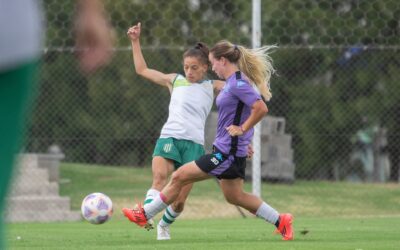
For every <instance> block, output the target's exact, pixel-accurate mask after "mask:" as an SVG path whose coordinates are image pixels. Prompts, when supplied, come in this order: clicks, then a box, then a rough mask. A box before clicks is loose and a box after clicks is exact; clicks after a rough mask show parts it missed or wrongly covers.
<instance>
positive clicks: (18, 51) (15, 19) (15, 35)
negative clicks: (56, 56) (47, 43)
mask: <svg viewBox="0 0 400 250" xmlns="http://www.w3.org/2000/svg"><path fill="white" fill-rule="evenodd" d="M40 3H41V1H39V0H0V71H2V70H7V69H11V68H13V67H16V66H18V65H20V64H22V63H28V62H31V61H33V60H35V59H38V58H39V56H40V54H41V50H42V40H43V37H42V35H43V25H42V23H43V18H42V10H41V5H40Z"/></svg>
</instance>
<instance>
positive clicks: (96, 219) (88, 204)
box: [81, 193, 113, 224]
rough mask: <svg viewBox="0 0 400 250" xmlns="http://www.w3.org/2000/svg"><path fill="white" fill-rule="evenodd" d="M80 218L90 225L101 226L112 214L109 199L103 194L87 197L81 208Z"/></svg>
mask: <svg viewBox="0 0 400 250" xmlns="http://www.w3.org/2000/svg"><path fill="white" fill-rule="evenodd" d="M81 211H82V216H83V218H85V220H87V221H89V222H90V223H92V224H103V223H104V222H106V221H108V220H109V219H110V218H111V216H112V214H113V207H112V201H111V199H110V198H109V197H108V196H107V195H105V194H103V193H92V194H89V195H87V196H86V197H85V198H84V199H83V201H82V206H81Z"/></svg>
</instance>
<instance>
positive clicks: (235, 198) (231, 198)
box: [225, 194, 241, 205]
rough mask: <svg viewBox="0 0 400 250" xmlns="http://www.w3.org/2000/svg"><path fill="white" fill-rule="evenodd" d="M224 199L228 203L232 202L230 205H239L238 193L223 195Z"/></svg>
mask: <svg viewBox="0 0 400 250" xmlns="http://www.w3.org/2000/svg"><path fill="white" fill-rule="evenodd" d="M225 199H226V201H227V202H228V203H230V204H232V205H239V204H240V199H241V197H240V195H236V194H228V195H225Z"/></svg>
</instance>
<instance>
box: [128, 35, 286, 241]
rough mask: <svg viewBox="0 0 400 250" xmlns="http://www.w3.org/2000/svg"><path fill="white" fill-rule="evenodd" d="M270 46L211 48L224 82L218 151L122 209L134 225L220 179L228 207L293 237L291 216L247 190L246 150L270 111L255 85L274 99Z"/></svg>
mask: <svg viewBox="0 0 400 250" xmlns="http://www.w3.org/2000/svg"><path fill="white" fill-rule="evenodd" d="M270 48H271V47H269V46H265V47H262V48H259V49H254V50H250V49H247V48H245V47H243V46H237V45H234V44H232V43H230V42H228V41H221V42H219V43H217V44H216V45H215V46H214V47H213V48H212V49H211V50H210V54H209V59H210V62H211V64H212V70H213V71H214V72H215V73H216V74H217V75H218V76H219V77H221V78H223V79H225V80H226V84H225V85H224V87H223V89H222V90H221V93H220V94H219V95H218V97H217V99H216V104H217V107H218V127H217V134H216V138H215V141H214V152H213V153H212V154H208V155H204V156H202V157H200V158H199V159H198V160H195V161H192V162H190V163H187V164H185V165H184V166H182V167H181V168H179V169H178V170H177V171H175V172H174V173H173V174H172V178H171V180H170V182H169V183H168V184H167V186H166V187H165V188H164V189H163V190H162V191H161V192H160V193H159V195H158V196H157V197H156V198H155V199H154V200H153V201H152V202H151V203H149V204H146V205H145V206H144V207H141V206H140V204H139V205H138V206H137V207H136V208H135V209H124V210H125V215H127V217H128V218H129V219H130V220H131V221H132V222H135V223H136V224H137V225H139V226H142V227H143V226H144V225H145V224H146V223H147V220H148V219H150V218H152V217H153V216H154V215H156V214H157V213H158V212H160V211H161V210H163V209H164V208H165V207H167V206H168V204H171V203H172V202H173V201H175V200H176V199H177V197H178V195H179V190H180V189H181V188H182V187H184V186H185V185H188V184H192V183H194V182H196V181H201V180H205V179H208V178H210V177H212V176H215V177H217V178H219V179H220V180H221V181H220V184H221V185H220V186H221V189H222V192H223V194H224V196H225V198H226V200H227V201H228V202H229V203H231V204H234V205H238V206H241V207H243V208H245V209H247V210H248V211H250V212H251V213H254V214H256V215H257V216H258V217H260V218H263V219H265V220H266V221H267V222H269V223H271V224H274V225H275V226H276V228H277V232H279V233H280V234H281V235H282V238H283V240H292V239H293V229H292V221H293V216H292V215H291V214H279V213H278V212H277V211H276V210H275V209H274V208H272V207H271V206H270V205H268V204H267V203H265V202H264V201H263V200H261V199H260V198H259V197H257V196H255V195H253V194H250V193H246V192H244V190H243V182H244V176H245V167H246V160H245V158H246V150H247V146H248V145H249V143H250V141H251V139H252V137H253V132H254V129H253V127H254V125H255V124H257V123H258V122H259V121H260V120H261V119H262V117H263V116H264V115H265V114H266V113H267V112H268V109H267V106H266V105H265V103H264V101H263V100H262V97H261V96H260V94H259V93H258V92H257V91H256V90H255V89H254V88H253V87H252V84H255V85H256V86H257V87H258V90H259V91H260V93H261V95H262V96H263V97H264V99H266V100H269V99H270V98H271V93H270V91H269V88H268V86H267V84H268V83H269V79H270V77H271V74H272V73H273V72H274V68H273V66H272V63H271V58H270V57H269V56H268V54H267V52H268V50H269V49H270Z"/></svg>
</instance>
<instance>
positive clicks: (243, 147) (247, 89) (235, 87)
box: [214, 71, 261, 157]
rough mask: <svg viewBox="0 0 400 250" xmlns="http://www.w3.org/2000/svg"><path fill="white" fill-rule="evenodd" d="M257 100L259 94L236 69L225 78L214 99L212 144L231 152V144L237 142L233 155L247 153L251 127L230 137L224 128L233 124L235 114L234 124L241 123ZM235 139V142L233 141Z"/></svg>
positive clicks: (225, 152) (259, 98)
mask: <svg viewBox="0 0 400 250" xmlns="http://www.w3.org/2000/svg"><path fill="white" fill-rule="evenodd" d="M257 100H261V96H260V94H258V93H257V91H256V90H255V89H254V88H253V87H252V86H251V85H250V83H249V81H248V80H247V77H246V76H245V75H244V74H242V73H241V72H239V71H238V72H236V73H234V74H233V75H231V76H230V77H229V78H228V79H226V83H225V86H224V87H223V89H222V90H221V93H219V95H218V97H217V100H216V104H217V108H218V127H217V134H216V136H215V141H214V146H216V147H217V148H218V149H219V150H220V151H221V152H222V153H224V154H230V153H232V145H235V144H236V143H237V150H236V153H235V155H236V156H238V157H245V156H246V155H247V147H248V145H249V143H250V142H251V139H252V138H253V133H254V129H253V128H251V129H250V130H248V131H247V132H245V133H244V134H243V135H241V136H238V137H231V136H230V135H229V133H228V131H227V130H226V128H227V127H228V126H230V125H232V124H234V120H235V116H237V117H236V119H237V121H236V122H235V124H234V125H238V126H240V125H241V124H243V123H244V122H245V121H246V120H247V118H248V117H249V116H250V113H251V107H252V106H253V104H254V103H255V102H256V101H257ZM240 102H242V104H241V105H243V107H242V108H240V104H239V103H240ZM240 111H241V112H240ZM235 140H236V142H234V141H235ZM233 147H235V146H233ZM233 153H234V152H233Z"/></svg>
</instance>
